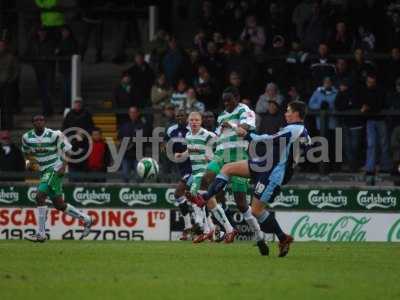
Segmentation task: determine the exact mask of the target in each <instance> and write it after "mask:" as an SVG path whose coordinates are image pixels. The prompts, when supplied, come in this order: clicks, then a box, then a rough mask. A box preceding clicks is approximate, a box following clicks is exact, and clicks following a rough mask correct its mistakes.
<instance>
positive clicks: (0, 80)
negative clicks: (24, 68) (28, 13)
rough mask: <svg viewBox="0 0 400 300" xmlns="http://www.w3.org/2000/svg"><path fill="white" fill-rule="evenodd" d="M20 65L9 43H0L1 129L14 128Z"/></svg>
mask: <svg viewBox="0 0 400 300" xmlns="http://www.w3.org/2000/svg"><path fill="white" fill-rule="evenodd" d="M18 74H19V64H18V61H17V59H16V57H15V56H14V55H13V54H12V53H11V52H10V51H9V50H8V46H7V43H6V42H5V41H0V111H1V115H0V123H1V124H0V129H9V128H11V127H12V114H13V107H15V106H18V103H17V101H16V99H17V96H16V95H17V94H18V90H17V87H18V82H17V81H18Z"/></svg>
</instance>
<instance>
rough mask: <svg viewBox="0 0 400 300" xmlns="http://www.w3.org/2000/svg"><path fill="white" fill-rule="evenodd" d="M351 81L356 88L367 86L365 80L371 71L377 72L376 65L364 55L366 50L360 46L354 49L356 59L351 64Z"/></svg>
mask: <svg viewBox="0 0 400 300" xmlns="http://www.w3.org/2000/svg"><path fill="white" fill-rule="evenodd" d="M351 71H352V75H351V81H352V85H353V88H354V89H355V90H358V89H361V88H363V87H364V86H365V80H366V79H367V75H368V74H370V73H376V68H375V65H374V64H373V63H372V62H371V61H370V60H366V59H365V57H364V50H362V49H361V48H358V49H356V50H355V51H354V61H353V63H352V65H351Z"/></svg>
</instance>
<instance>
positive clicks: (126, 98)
mask: <svg viewBox="0 0 400 300" xmlns="http://www.w3.org/2000/svg"><path fill="white" fill-rule="evenodd" d="M132 89H133V87H132V83H131V78H130V77H129V76H128V75H123V76H122V78H121V81H120V82H119V83H118V84H117V86H116V87H115V88H114V91H113V96H114V103H115V105H116V106H117V107H118V108H128V107H131V106H132V105H133V106H139V103H138V102H137V101H136V100H137V99H135V98H134V97H133V91H132Z"/></svg>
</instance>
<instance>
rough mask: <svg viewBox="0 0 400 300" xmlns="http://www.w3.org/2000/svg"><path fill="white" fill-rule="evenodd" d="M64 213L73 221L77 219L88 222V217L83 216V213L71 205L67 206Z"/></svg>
mask: <svg viewBox="0 0 400 300" xmlns="http://www.w3.org/2000/svg"><path fill="white" fill-rule="evenodd" d="M65 213H66V214H67V215H69V216H71V217H73V218H75V219H79V220H81V221H84V222H89V221H90V217H89V215H87V214H85V213H84V212H81V211H80V210H78V209H77V208H76V207H74V206H72V205H71V204H67V208H66V209H65Z"/></svg>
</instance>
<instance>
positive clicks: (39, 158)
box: [22, 115, 92, 243]
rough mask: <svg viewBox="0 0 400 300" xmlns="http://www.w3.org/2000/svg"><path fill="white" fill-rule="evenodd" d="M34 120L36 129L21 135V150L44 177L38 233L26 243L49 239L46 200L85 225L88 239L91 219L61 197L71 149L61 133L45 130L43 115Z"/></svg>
mask: <svg viewBox="0 0 400 300" xmlns="http://www.w3.org/2000/svg"><path fill="white" fill-rule="evenodd" d="M32 121H33V122H32V123H33V129H32V130H30V131H28V132H26V133H25V134H24V135H23V136H22V151H23V153H24V154H25V156H26V158H27V160H28V162H30V164H32V160H33V161H36V162H37V163H38V165H39V170H40V172H41V175H40V183H39V186H38V191H37V194H36V204H37V212H38V231H37V233H36V234H33V235H30V236H29V238H27V240H30V241H32V242H41V243H43V242H44V241H45V240H46V219H47V205H46V198H47V197H49V198H50V200H51V201H52V202H53V204H54V207H55V208H56V209H58V210H61V211H63V212H64V213H66V214H67V215H69V216H71V217H73V218H77V219H79V220H81V221H82V222H83V224H84V229H83V232H82V237H86V236H88V235H89V233H90V227H91V226H92V219H91V218H90V216H89V215H87V214H85V213H83V212H81V211H79V210H78V209H76V208H75V207H74V206H72V205H70V204H66V203H65V202H64V199H63V196H62V194H63V190H62V181H63V177H64V172H65V167H66V162H65V161H64V159H63V155H65V154H66V153H68V151H70V150H71V148H72V146H71V144H70V143H69V142H68V140H67V139H66V138H65V137H64V136H63V134H62V133H61V131H58V130H57V131H55V130H52V129H49V128H46V127H45V118H44V116H42V115H36V116H34V117H33V119H32Z"/></svg>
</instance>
